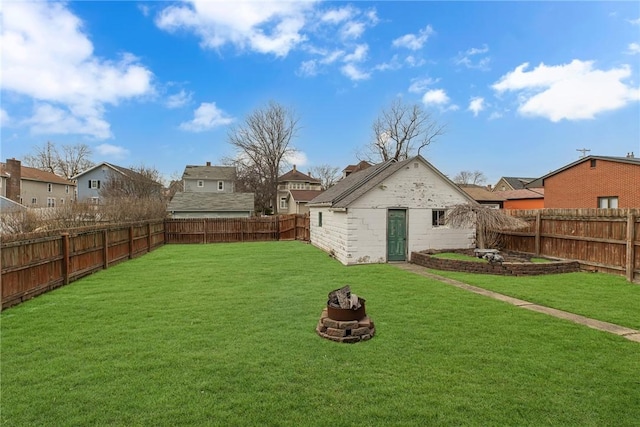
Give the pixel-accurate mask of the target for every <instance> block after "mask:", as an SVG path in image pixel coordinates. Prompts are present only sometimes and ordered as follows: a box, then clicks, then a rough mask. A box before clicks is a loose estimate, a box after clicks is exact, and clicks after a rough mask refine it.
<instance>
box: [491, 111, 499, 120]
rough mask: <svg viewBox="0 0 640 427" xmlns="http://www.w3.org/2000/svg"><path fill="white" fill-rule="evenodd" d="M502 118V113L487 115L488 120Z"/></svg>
mask: <svg viewBox="0 0 640 427" xmlns="http://www.w3.org/2000/svg"><path fill="white" fill-rule="evenodd" d="M501 117H502V113H500V112H498V111H494V112H493V113H491V114H490V115H489V120H497V119H499V118H501Z"/></svg>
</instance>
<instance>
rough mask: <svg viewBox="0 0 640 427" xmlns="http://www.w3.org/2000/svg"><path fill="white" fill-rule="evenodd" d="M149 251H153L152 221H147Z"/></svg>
mask: <svg viewBox="0 0 640 427" xmlns="http://www.w3.org/2000/svg"><path fill="white" fill-rule="evenodd" d="M147 252H151V221H149V222H148V223H147Z"/></svg>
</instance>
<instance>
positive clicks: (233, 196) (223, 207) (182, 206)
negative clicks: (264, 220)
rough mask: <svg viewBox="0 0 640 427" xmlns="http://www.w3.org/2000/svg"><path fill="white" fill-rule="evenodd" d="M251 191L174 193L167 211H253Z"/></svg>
mask: <svg viewBox="0 0 640 427" xmlns="http://www.w3.org/2000/svg"><path fill="white" fill-rule="evenodd" d="M253 200H254V195H253V193H188V192H187V193H183V192H180V193H176V194H175V196H173V199H171V202H169V206H168V207H167V210H168V211H177V212H238V211H240V212H247V211H250V212H253V205H254V202H253Z"/></svg>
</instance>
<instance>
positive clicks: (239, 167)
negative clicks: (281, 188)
mask: <svg viewBox="0 0 640 427" xmlns="http://www.w3.org/2000/svg"><path fill="white" fill-rule="evenodd" d="M222 164H223V165H226V166H233V167H235V168H236V182H235V191H236V192H238V193H254V196H255V197H254V210H255V212H262V213H264V214H270V213H271V206H272V202H271V198H270V190H269V188H268V186H267V179H266V178H265V177H264V175H263V173H262V170H261V168H260V167H258V165H256V164H255V163H253V162H252V161H250V160H248V159H246V158H243V157H238V158H224V159H222Z"/></svg>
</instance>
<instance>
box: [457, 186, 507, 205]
mask: <svg viewBox="0 0 640 427" xmlns="http://www.w3.org/2000/svg"><path fill="white" fill-rule="evenodd" d="M458 187H460V188H461V189H462V191H464V192H465V193H467V194H468V195H469V196H471V197H472V198H473V199H474V200H475V201H477V202H504V197H502V196H500V195H498V194H496V192H493V191H489V190H488V189H487V187H484V186H481V185H476V184H458Z"/></svg>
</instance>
